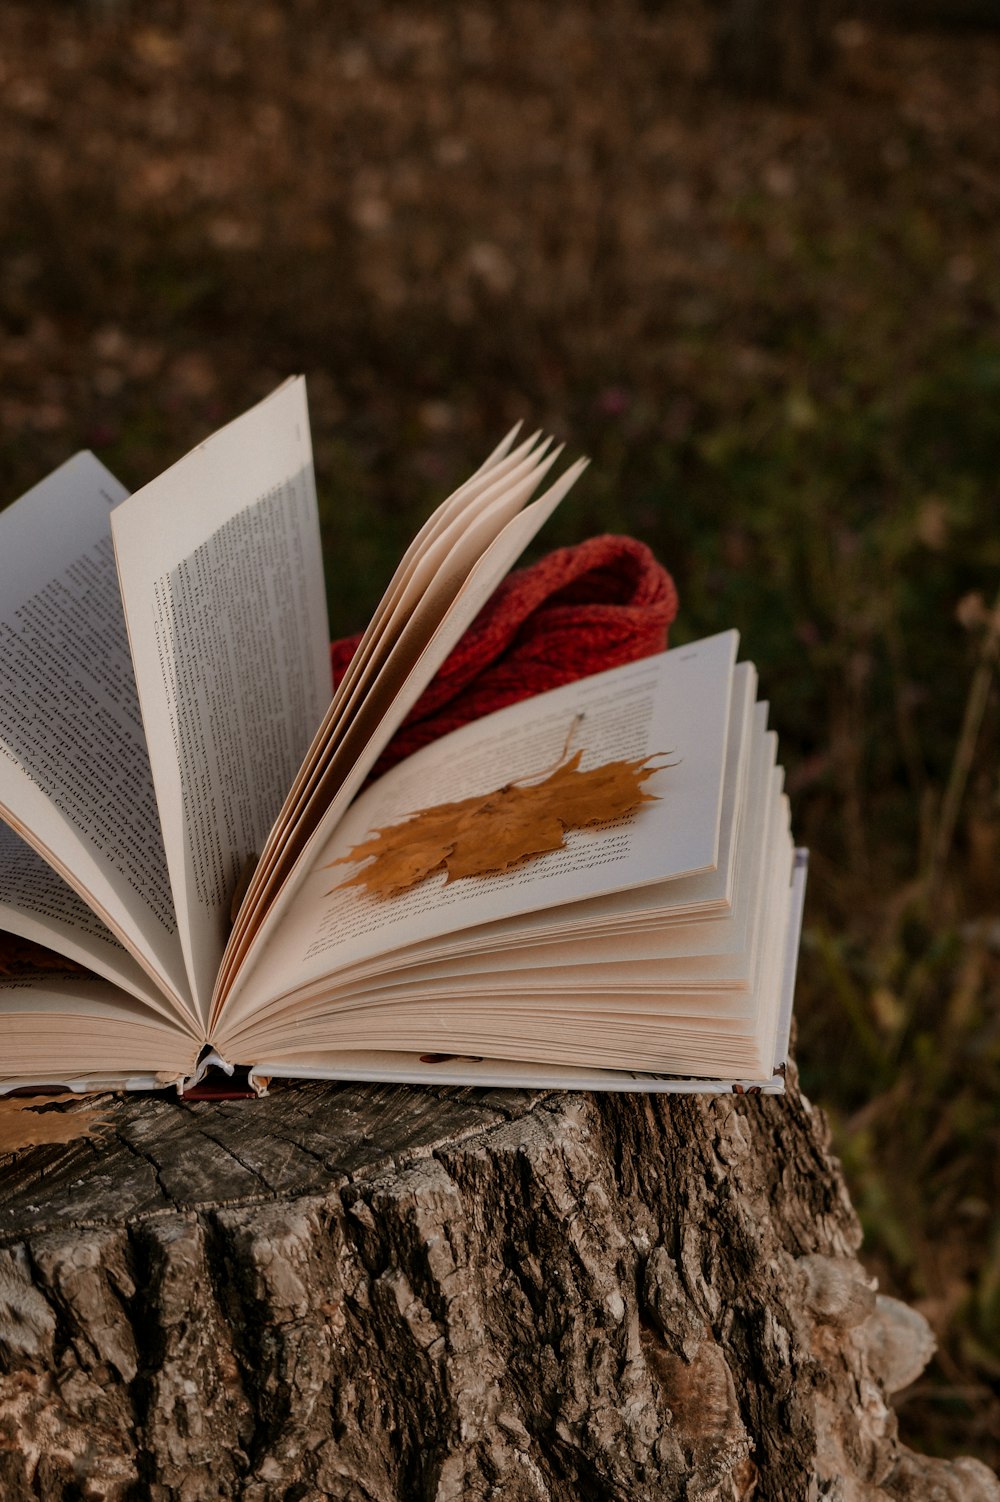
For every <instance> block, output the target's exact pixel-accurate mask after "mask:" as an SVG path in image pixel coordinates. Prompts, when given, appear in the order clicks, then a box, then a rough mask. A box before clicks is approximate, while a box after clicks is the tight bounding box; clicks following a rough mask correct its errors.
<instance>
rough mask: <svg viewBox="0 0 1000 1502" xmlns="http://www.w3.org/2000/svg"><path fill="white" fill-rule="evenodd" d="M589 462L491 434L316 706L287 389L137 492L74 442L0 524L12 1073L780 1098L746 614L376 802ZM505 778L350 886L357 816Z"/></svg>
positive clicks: (379, 816) (798, 888) (296, 384)
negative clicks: (506, 585) (443, 850)
mask: <svg viewBox="0 0 1000 1502" xmlns="http://www.w3.org/2000/svg"><path fill="white" fill-rule="evenodd" d="M582 469H583V462H582V461H578V462H576V463H573V464H569V465H563V464H562V461H561V454H560V451H559V450H557V449H556V450H553V449H552V447H551V444H550V443H549V442H548V440H546V439H544V438H543V437H542V436H541V435H539V434H535V435H532V436H529V437H525V438H520V437H519V436H518V435H517V433H512V434H509V435H508V436H507V438H506V439H505V440H503V442H501V443H500V444H499V445H498V447H497V448H496V449H495V450H494V451H493V453H491V454H490V455H489V457H488V458H487V459H486V461H485V462H484V463H483V465H482V466H481V467H480V469H479V470H477V471H476V473H475V474H474V475H473V476H471V478H470V479H469V480H468V481H466V483H465V484H464V485H462V486H461V487H460V488H459V489H458V490H457V491H456V492H455V493H454V494H453V495H452V496H450V497H449V498H448V499H447V500H446V501H445V502H444V503H443V504H442V505H441V506H440V507H439V508H438V510H437V511H436V512H435V513H434V515H433V516H432V517H431V518H429V520H428V521H427V523H426V524H425V525H424V526H423V527H422V528H421V530H420V532H419V533H418V534H417V536H416V537H415V538H414V540H413V543H412V544H411V545H410V547H409V548H408V549H407V551H406V553H405V555H404V557H403V559H402V560H401V562H400V565H399V567H398V569H397V571H396V573H395V575H394V577H393V579H392V580H391V581H390V583H389V585H388V587H387V589H386V591H385V594H384V596H383V599H382V601H381V603H380V604H379V606H378V608H377V609H376V611H375V614H374V616H373V618H372V621H371V623H370V624H369V627H368V629H367V631H366V632H365V633H364V636H363V637H362V640H361V643H360V646H359V648H358V650H357V652H356V654H355V657H354V659H353V660H352V662H351V664H350V667H349V669H348V671H347V673H346V674H345V676H344V677H343V680H342V681H341V683H340V686H339V688H338V690H337V693H336V694H334V695H332V696H331V692H330V680H329V663H328V656H327V639H326V609H325V599H324V593H323V580H322V571H321V566H320V546H319V528H318V518H317V510H316V497H315V483H314V479H313V472H312V459H311V446H310V439H309V427H308V414H307V408H306V399H305V385H304V382H303V381H302V380H301V379H298V380H292V381H288V382H286V383H285V384H284V385H283V386H281V387H280V388H279V389H278V390H277V391H276V392H275V393H273V395H272V396H270V397H269V398H267V399H266V400H265V401H263V402H261V403H259V404H258V405H257V406H256V407H254V408H252V409H251V410H250V411H249V412H247V413H245V414H244V415H243V416H242V417H240V418H237V419H236V420H235V421H234V422H233V423H230V424H229V425H228V426H227V427H225V428H223V429H221V430H220V432H218V433H217V434H215V435H214V436H212V437H211V438H209V439H207V440H206V441H205V442H204V443H203V444H200V445H199V446H198V447H197V448H196V449H195V450H194V451H193V452H192V453H191V454H189V455H188V456H187V457H186V458H184V459H182V460H181V461H179V463H177V464H175V465H174V466H173V467H172V468H171V469H169V470H167V471H166V472H165V473H164V474H163V475H161V476H160V477H159V478H158V479H156V480H154V481H153V482H152V483H151V484H149V485H147V486H145V487H144V488H143V489H142V490H141V491H139V492H137V493H136V494H135V495H134V496H132V497H128V496H127V495H126V492H125V491H124V489H123V488H122V487H121V486H120V485H119V484H118V482H117V481H115V480H114V478H113V477H112V476H111V475H110V474H108V472H107V471H106V470H105V469H104V468H103V466H101V465H100V464H99V463H98V461H97V460H95V459H94V458H93V456H92V455H79V456H77V457H76V458H75V459H73V460H70V461H69V462H68V463H67V464H66V465H64V466H62V468H61V469H59V470H57V471H56V472H55V474H54V475H52V476H50V477H49V478H48V480H46V481H43V482H42V483H41V484H40V485H39V486H37V487H36V488H35V489H34V490H33V491H32V492H30V493H29V494H28V495H27V496H25V497H24V498H22V500H21V501H19V502H18V503H17V504H16V505H14V506H12V507H10V508H9V509H8V510H7V511H6V512H4V513H3V514H2V515H0V631H2V632H3V634H4V641H5V652H4V654H3V656H2V662H0V817H2V819H3V820H4V821H5V826H6V827H4V828H2V830H0V929H2V930H4V931H5V932H6V936H7V937H6V938H5V937H4V934H3V933H0V1091H2V1090H8V1089H13V1088H17V1087H23V1086H30V1085H32V1084H43V1083H44V1084H48V1083H53V1084H61V1085H64V1086H67V1087H69V1088H71V1089H78V1090H85V1089H99V1088H108V1087H111V1086H118V1087H122V1088H137V1089H139V1088H142V1089H148V1088H153V1087H158V1086H163V1085H166V1084H170V1083H174V1084H177V1085H183V1083H184V1082H185V1081H186V1080H188V1081H190V1080H193V1079H196V1078H198V1077H199V1076H200V1074H201V1073H203V1071H204V1070H205V1068H206V1067H208V1066H209V1064H214V1065H217V1066H218V1067H221V1068H222V1069H226V1070H231V1069H232V1068H234V1067H236V1066H242V1067H243V1068H245V1069H246V1070H248V1071H249V1075H250V1078H251V1080H252V1082H253V1083H254V1085H255V1087H256V1088H259V1089H263V1088H265V1086H266V1080H267V1079H268V1078H269V1077H271V1076H281V1075H284V1076H292V1077H294V1076H296V1075H299V1076H302V1077H328V1078H343V1079H366V1078H367V1079H372V1080H376V1079H392V1080H412V1081H415V1082H423V1081H438V1082H445V1081H447V1082H459V1083H469V1084H505V1085H520V1084H547V1085H564V1086H566V1087H574V1088H591V1089H616V1090H617V1089H633V1090H634V1089H646V1090H675V1089H676V1090H690V1089H702V1088H704V1089H731V1088H760V1089H769V1090H771V1089H778V1088H780V1086H781V1070H780V1066H781V1064H782V1063H783V1061H784V1055H785V1050H786V1049H787V1038H788V1028H789V1020H790V1015H791V998H792V988H793V982H794V968H795V956H796V954H797V950H798V934H799V926H800V923H801V895H802V884H803V881H804V864H803V861H802V860H801V859H794V858H793V851H792V844H791V837H790V833H789V828H788V808H787V801H786V800H785V798H784V794H783V792H782V779H781V773H780V769H779V768H778V767H777V765H776V743H775V737H774V735H773V733H772V732H770V731H768V729H767V724H766V719H767V716H766V706H764V705H762V704H757V703H756V702H755V699H756V675H755V674H754V672H753V670H752V668H751V667H750V666H749V665H747V664H739V665H737V664H736V661H735V658H736V649H737V642H736V637H735V633H732V632H728V633H723V634H722V635H720V636H717V637H713V638H710V639H708V640H707V641H704V642H697V643H689V644H687V645H685V646H684V647H680V648H677V649H675V650H674V651H672V652H667V653H663V654H660V655H659V656H657V657H650V658H646V659H644V660H642V661H639V662H635V663H632V664H627V665H626V666H625V667H621V668H616V669H614V670H612V671H609V672H606V673H601V674H596V675H594V676H592V677H589V678H585V679H581V680H579V681H577V682H575V683H571V684H568V685H566V686H564V687H563V688H560V689H557V690H555V691H553V692H552V693H549V694H543V695H539V696H537V697H536V698H534V699H530V700H526V701H524V702H522V703H520V704H517V705H514V706H512V707H510V708H509V709H506V710H502V711H500V712H499V713H498V714H496V715H491V716H489V717H487V718H486V719H483V720H480V721H477V722H474V723H472V724H470V725H467V726H465V727H464V728H463V729H462V730H459V731H456V732H454V733H453V734H451V735H449V736H445V737H443V738H442V739H440V740H439V741H437V742H435V743H434V744H432V745H430V746H427V747H425V748H424V749H423V750H421V751H419V752H417V753H416V754H415V755H414V756H412V757H410V758H409V759H408V760H406V761H404V762H402V763H401V764H400V765H399V766H397V767H395V768H394V769H393V771H392V772H390V773H388V774H386V775H385V776H383V777H382V778H380V779H379V780H378V781H377V782H375V783H373V784H372V785H371V786H370V787H368V788H367V789H364V790H363V791H362V789H363V786H364V783H365V779H366V778H367V776H368V774H369V772H370V770H371V768H372V767H373V766H374V764H375V762H376V761H377V759H378V757H379V755H380V754H381V752H382V750H383V748H384V747H385V745H386V743H387V742H388V740H389V739H390V738H391V736H392V735H393V732H394V731H395V729H396V728H397V727H398V726H399V725H400V723H401V722H402V720H403V719H404V718H405V716H406V714H407V713H408V711H409V709H410V708H411V706H412V705H413V704H414V703H415V702H416V700H417V698H418V697H419V695H420V694H421V693H422V692H423V690H424V688H425V687H426V686H427V684H428V683H429V682H430V680H431V679H432V677H433V675H434V674H435V672H437V670H438V668H439V667H440V666H441V664H442V662H443V661H444V659H445V658H446V657H447V655H448V653H449V652H450V651H451V650H452V649H453V648H454V646H455V645H456V643H457V642H458V641H459V639H460V638H461V636H462V634H463V632H464V631H465V630H467V628H468V627H469V626H470V624H471V623H472V622H473V620H474V619H475V617H476V615H477V613H478V611H479V610H480V609H481V607H482V606H483V604H484V603H485V602H486V601H487V600H488V598H489V596H490V595H491V594H492V592H493V591H494V590H495V589H496V587H497V585H498V584H499V583H500V581H501V580H502V578H503V577H504V574H505V573H506V572H507V570H508V569H509V568H510V566H511V565H512V564H513V562H514V561H515V560H516V558H517V556H518V554H519V553H520V552H521V550H522V549H523V548H524V546H525V545H526V544H527V542H528V541H529V540H530V539H531V537H532V536H533V535H534V534H535V532H536V531H537V530H538V528H539V527H540V526H541V525H542V524H543V523H544V521H545V519H546V518H547V517H548V516H549V515H550V514H551V512H552V511H553V509H554V508H555V507H556V506H557V505H558V504H559V502H560V501H561V500H562V498H563V497H564V496H565V495H566V494H567V492H568V491H569V490H570V488H571V486H572V485H573V483H574V482H575V481H576V480H577V478H578V477H579V475H580V473H581V471H582ZM640 767H641V771H638V770H637V769H639V768H640ZM553 769H555V770H553ZM616 769H617V770H616ZM577 777H579V778H580V779H581V781H580V782H579V783H577V782H575V781H574V779H575V778H577ZM547 779H548V780H547ZM623 779H624V783H623ZM629 779H632V780H631V781H629ZM584 783H586V786H587V788H588V790H589V791H588V794H587V802H586V810H585V815H584V816H582V819H581V817H576V819H575V822H574V818H569V819H568V821H567V822H566V823H565V824H564V823H562V822H560V821H559V819H557V818H556V815H555V813H554V812H553V808H552V806H551V800H552V799H555V798H556V797H557V794H558V796H560V797H564V796H566V793H565V790H566V788H568V787H570V786H571V785H572V786H573V787H574V788H578V787H579V786H582V785H583V784H584ZM623 785H624V786H627V787H628V788H631V791H630V792H628V794H627V795H625V794H623V793H622V786H623ZM530 788H534V789H535V790H536V792H535V795H534V801H533V795H532V794H531V793H530V792H528V791H526V789H530ZM640 788H641V791H638V790H639V789H640ZM511 789H517V790H518V791H517V793H516V796H515V795H512V794H511V791H510V790H511ZM539 789H540V791H539ZM598 789H601V790H602V791H600V793H599V792H598V791H597V790H598ZM609 789H612V791H611V792H609V791H608V790H609ZM615 789H617V791H614V790H615ZM505 796H507V797H508V798H511V797H513V798H514V801H516V802H517V805H518V807H519V808H521V809H522V810H523V808H525V807H529V806H530V807H533V808H534V809H535V813H534V814H532V816H531V817H532V818H534V819H535V820H536V821H538V820H540V821H541V822H542V824H543V825H544V826H545V833H544V838H542V837H538V838H535V837H534V836H533V835H532V838H529V839H528V843H527V844H525V843H524V842H523V841H522V842H521V843H519V842H518V840H517V839H514V840H513V843H510V842H509V841H508V843H507V844H504V843H503V842H502V841H499V839H498V837H491V836H490V835H489V834H488V833H487V834H483V833H481V832H479V833H477V832H476V830H480V831H481V829H482V827H483V826H482V825H480V826H475V827H473V826H470V829H471V830H472V832H471V833H470V832H469V831H466V833H465V834H464V835H463V838H464V839H465V840H466V842H467V843H466V846H465V847H464V853H463V854H462V856H461V858H460V857H459V856H457V855H455V854H454V852H452V853H451V855H449V856H448V858H447V859H444V860H439V859H437V856H436V855H435V856H434V858H433V859H431V860H429V861H428V862H427V863H426V869H424V868H421V870H420V872H419V873H418V876H417V877H416V878H415V879H414V880H412V881H411V882H409V883H408V884H404V885H403V886H402V887H399V888H398V889H397V887H396V886H394V885H393V884H392V883H389V884H388V886H385V885H383V886H382V887H380V886H379V885H378V883H377V882H374V881H369V880H367V879H366V877H365V866H366V861H367V860H368V858H369V857H368V856H366V855H364V854H363V852H364V851H365V850H367V849H370V847H371V843H372V840H373V838H374V839H375V844H376V845H378V843H379V840H380V839H381V836H378V835H377V831H378V830H380V829H383V830H385V829H389V830H391V829H392V828H393V827H394V826H397V825H400V824H401V823H402V821H405V820H412V819H414V818H416V819H418V820H419V819H420V818H421V817H423V818H424V826H423V827H426V826H427V820H428V819H429V820H430V822H431V823H433V822H434V819H435V818H436V817H437V816H436V814H435V809H436V807H438V806H440V805H448V804H450V803H454V802H455V800H458V802H459V803H460V804H461V807H462V808H465V807H466V805H467V804H472V805H476V806H477V807H478V808H480V810H482V808H483V806H485V805H487V804H490V805H491V806H492V803H491V800H495V799H499V800H500V802H501V803H502V800H503V797H505ZM573 796H574V797H577V804H578V805H579V797H578V795H577V794H574V795H573ZM601 797H603V798H605V799H606V800H607V801H606V803H604V804H595V803H594V800H595V799H599V798H601ZM545 799H548V800H549V802H548V803H546V804H545V806H544V808H543V802H544V800H545ZM463 800H464V802H463ZM571 801H572V799H571ZM511 806H513V805H511ZM525 817H526V816H525ZM529 823H530V820H529ZM494 827H495V826H494ZM463 828H464V826H463ZM408 838H409V836H408V835H407V834H405V833H404V834H401V835H400V836H399V843H400V844H401V845H402V847H405V846H406V842H407V840H408ZM532 839H534V843H532ZM493 845H497V846H498V848H500V847H501V846H502V848H503V850H505V851H506V852H507V853H506V854H505V855H502V856H498V855H497V853H496V851H495V850H493V848H492V846H493ZM538 852H544V853H538ZM237 889H238V890H240V891H243V892H245V895H244V896H243V898H242V902H241V903H240V904H239V905H238V910H237V911H236V913H235V916H234V914H233V911H232V909H233V905H234V892H235V891H236V890H237ZM33 945H43V946H45V949H44V951H38V950H33V948H32V946H33ZM33 955H34V958H33V957H32V956H33ZM43 955H44V962H43Z"/></svg>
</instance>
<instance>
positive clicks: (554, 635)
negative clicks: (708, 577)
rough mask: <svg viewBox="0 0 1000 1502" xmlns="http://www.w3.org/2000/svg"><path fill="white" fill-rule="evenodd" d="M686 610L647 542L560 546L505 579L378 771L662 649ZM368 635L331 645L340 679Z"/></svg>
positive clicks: (605, 540)
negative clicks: (536, 698)
mask: <svg viewBox="0 0 1000 1502" xmlns="http://www.w3.org/2000/svg"><path fill="white" fill-rule="evenodd" d="M676 614H677V591H676V589H675V588H674V581H673V580H672V579H671V577H670V575H669V574H668V573H667V571H666V569H665V568H663V566H662V565H661V564H659V563H657V561H656V559H655V558H654V557H653V555H652V553H651V552H650V551H649V549H648V548H647V547H646V546H645V544H644V543H641V542H636V541H635V539H634V538H632V537H608V536H605V537H592V538H590V540H589V541H588V542H582V543H580V544H579V545H578V546H577V547H573V548H557V549H556V551H555V552H554V553H549V554H548V555H547V557H545V558H543V559H542V560H541V561H540V562H539V563H536V564H534V565H533V566H532V567H531V568H525V569H521V570H520V571H519V572H518V573H515V574H511V575H509V577H508V578H507V579H505V580H504V582H503V583H502V584H501V585H500V588H499V589H498V590H497V591H496V593H495V594H494V595H493V596H492V598H491V599H490V600H488V601H487V603H486V604H485V605H484V606H483V609H482V610H481V611H480V612H479V615H478V616H477V617H476V619H475V620H474V621H473V623H472V625H471V626H470V627H469V629H468V631H467V632H466V633H465V635H464V636H463V637H462V639H461V641H460V642H459V643H458V645H457V647H456V648H455V650H454V651H453V652H452V653H451V655H450V657H448V658H446V659H445V662H444V664H443V665H442V667H441V668H440V670H439V671H438V674H437V676H436V677H435V678H434V679H432V681H431V683H430V684H429V685H428V687H427V688H426V689H425V691H424V693H423V694H422V695H421V697H420V698H419V699H418V700H417V702H416V704H415V705H414V707H413V709H412V710H411V711H410V713H409V714H408V715H407V717H406V719H405V720H404V721H403V723H402V725H401V726H400V728H399V729H398V730H397V731H396V734H395V735H394V736H393V738H392V740H391V741H390V742H389V744H388V745H387V746H386V748H385V750H384V751H383V752H382V755H381V756H380V757H379V759H378V761H377V762H376V764H375V767H374V769H373V772H372V776H373V777H377V776H380V775H381V773H382V772H386V771H388V769H389V768H390V767H392V766H395V764H396V763H397V762H398V761H402V760H403V758H404V757H406V756H409V755H410V753H411V752H412V751H416V750H418V749H419V748H420V747H421V746H426V745H428V744H429V743H430V742H431V741H434V740H437V738H438V736H440V735H445V734H447V732H448V731H449V730H456V729H457V728H458V727H459V725H465V724H466V723H467V722H468V721H469V720H475V719H478V718H479V717H480V716H481V715H486V714H490V713H492V711H493V710H494V709H502V708H503V707H504V705H506V704H514V703H516V701H517V700H518V699H527V698H529V697H530V696H531V695H532V694H540V693H542V692H544V690H545V689H549V688H558V687H559V685H560V684H561V683H570V682H572V681H573V680H574V679H575V678H583V677H586V675H587V674H589V673H599V672H602V671H603V669H605V668H613V667H617V666H618V665H619V664H621V663H623V662H632V661H634V660H635V659H636V658H639V657H648V656H649V655H650V654H651V653H653V652H662V651H663V650H664V648H665V647H666V645H667V628H668V627H669V625H670V623H671V621H672V620H673V619H674V616H675V615H676ZM360 640H361V637H360V636H348V637H344V638H342V639H341V640H340V641H335V642H333V643H332V644H331V647H330V664H331V667H332V669H333V684H334V688H336V686H337V684H338V683H339V682H340V680H341V678H343V676H344V673H345V672H346V671H347V665H348V663H349V662H350V660H351V658H352V656H353V655H354V652H355V650H356V649H357V645H358V642H359V641H360Z"/></svg>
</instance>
